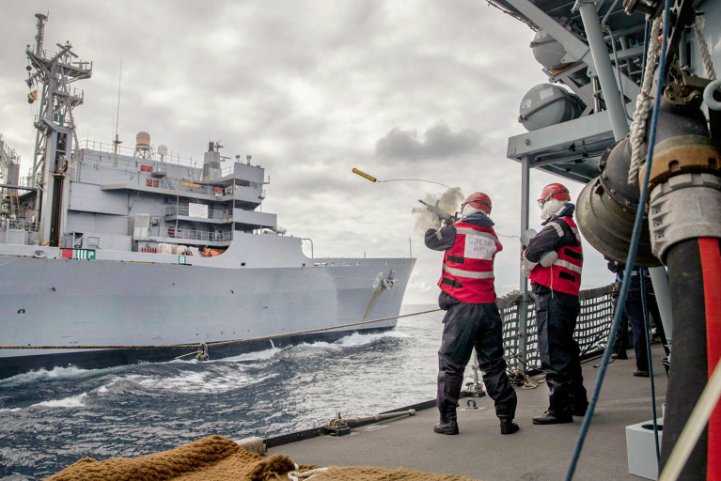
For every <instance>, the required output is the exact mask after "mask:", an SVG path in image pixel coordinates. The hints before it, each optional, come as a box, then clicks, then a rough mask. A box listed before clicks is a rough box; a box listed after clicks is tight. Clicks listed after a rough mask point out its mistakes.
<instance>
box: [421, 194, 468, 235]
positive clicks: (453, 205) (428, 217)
mask: <svg viewBox="0 0 721 481" xmlns="http://www.w3.org/2000/svg"><path fill="white" fill-rule="evenodd" d="M464 199H465V196H464V195H463V192H462V191H461V188H460V187H453V188H452V189H448V190H447V191H445V192H444V193H442V194H441V195H440V196H439V195H434V194H428V195H426V196H425V198H423V199H422V200H423V202H426V203H428V204H431V205H433V204H435V203H436V202H438V207H440V208H441V209H443V210H444V211H446V212H448V213H449V214H451V215H453V214H455V213H456V212H457V211H458V207H459V206H460V204H461V202H463V200H464ZM411 212H412V213H413V214H415V215H416V226H415V230H416V233H418V235H420V236H421V237H423V236H424V235H425V233H426V231H427V230H428V229H436V228H438V227H439V226H440V225H441V224H440V221H439V220H438V217H437V216H436V215H435V214H433V213H431V212H430V211H429V210H428V209H427V208H425V207H424V206H423V205H421V204H418V207H413V209H411Z"/></svg>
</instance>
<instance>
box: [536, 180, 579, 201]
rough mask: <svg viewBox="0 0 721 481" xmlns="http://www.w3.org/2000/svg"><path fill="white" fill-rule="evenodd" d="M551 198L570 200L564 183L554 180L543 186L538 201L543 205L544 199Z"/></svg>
mask: <svg viewBox="0 0 721 481" xmlns="http://www.w3.org/2000/svg"><path fill="white" fill-rule="evenodd" d="M551 199H556V200H563V201H568V200H571V194H569V193H568V189H567V188H566V186H565V185H563V184H559V183H558V182H554V183H553V184H548V185H547V186H546V187H544V188H543V190H542V191H541V195H540V196H539V197H538V203H539V204H541V206H543V204H544V203H545V202H546V201H548V200H551Z"/></svg>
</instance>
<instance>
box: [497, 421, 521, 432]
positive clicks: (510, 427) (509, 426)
mask: <svg viewBox="0 0 721 481" xmlns="http://www.w3.org/2000/svg"><path fill="white" fill-rule="evenodd" d="M519 429H521V428H519V427H518V424H516V423H515V422H513V419H504V418H501V434H513V433H515V432H517V431H518V430H519Z"/></svg>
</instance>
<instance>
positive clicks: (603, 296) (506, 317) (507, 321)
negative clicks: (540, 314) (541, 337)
mask: <svg viewBox="0 0 721 481" xmlns="http://www.w3.org/2000/svg"><path fill="white" fill-rule="evenodd" d="M529 296H530V297H531V299H530V300H529V301H528V302H529V304H528V317H527V320H526V332H525V333H524V332H521V331H522V327H521V323H519V322H518V321H519V318H518V311H519V309H518V306H519V305H520V303H521V302H523V295H522V294H521V292H520V291H512V292H509V293H508V294H506V295H504V296H503V297H499V298H498V301H497V304H498V309H499V311H500V313H501V317H502V319H503V343H504V347H505V350H506V362H507V363H508V367H509V368H510V369H520V370H523V371H530V370H534V369H540V367H541V358H540V355H539V353H538V330H537V327H536V311H535V309H534V306H533V294H529ZM579 300H580V302H581V313H580V314H579V316H578V320H577V321H576V331H575V333H574V338H575V339H576V341H578V345H579V347H580V349H581V357H582V358H587V357H591V356H593V355H594V354H600V353H601V352H602V351H603V349H604V348H605V347H606V341H607V339H608V335H609V333H610V330H611V321H612V320H613V300H612V299H611V286H610V285H608V286H603V287H597V288H594V289H587V290H583V291H581V292H580V294H579ZM524 343H525V346H524ZM523 347H525V349H523ZM524 357H525V359H524Z"/></svg>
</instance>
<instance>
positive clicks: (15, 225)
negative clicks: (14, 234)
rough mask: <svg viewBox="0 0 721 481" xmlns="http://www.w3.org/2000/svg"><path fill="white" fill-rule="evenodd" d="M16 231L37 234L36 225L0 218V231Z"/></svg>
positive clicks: (23, 220)
mask: <svg viewBox="0 0 721 481" xmlns="http://www.w3.org/2000/svg"><path fill="white" fill-rule="evenodd" d="M5 229H17V230H24V231H27V232H37V230H38V223H37V222H30V221H26V220H25V219H10V218H0V230H5Z"/></svg>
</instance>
